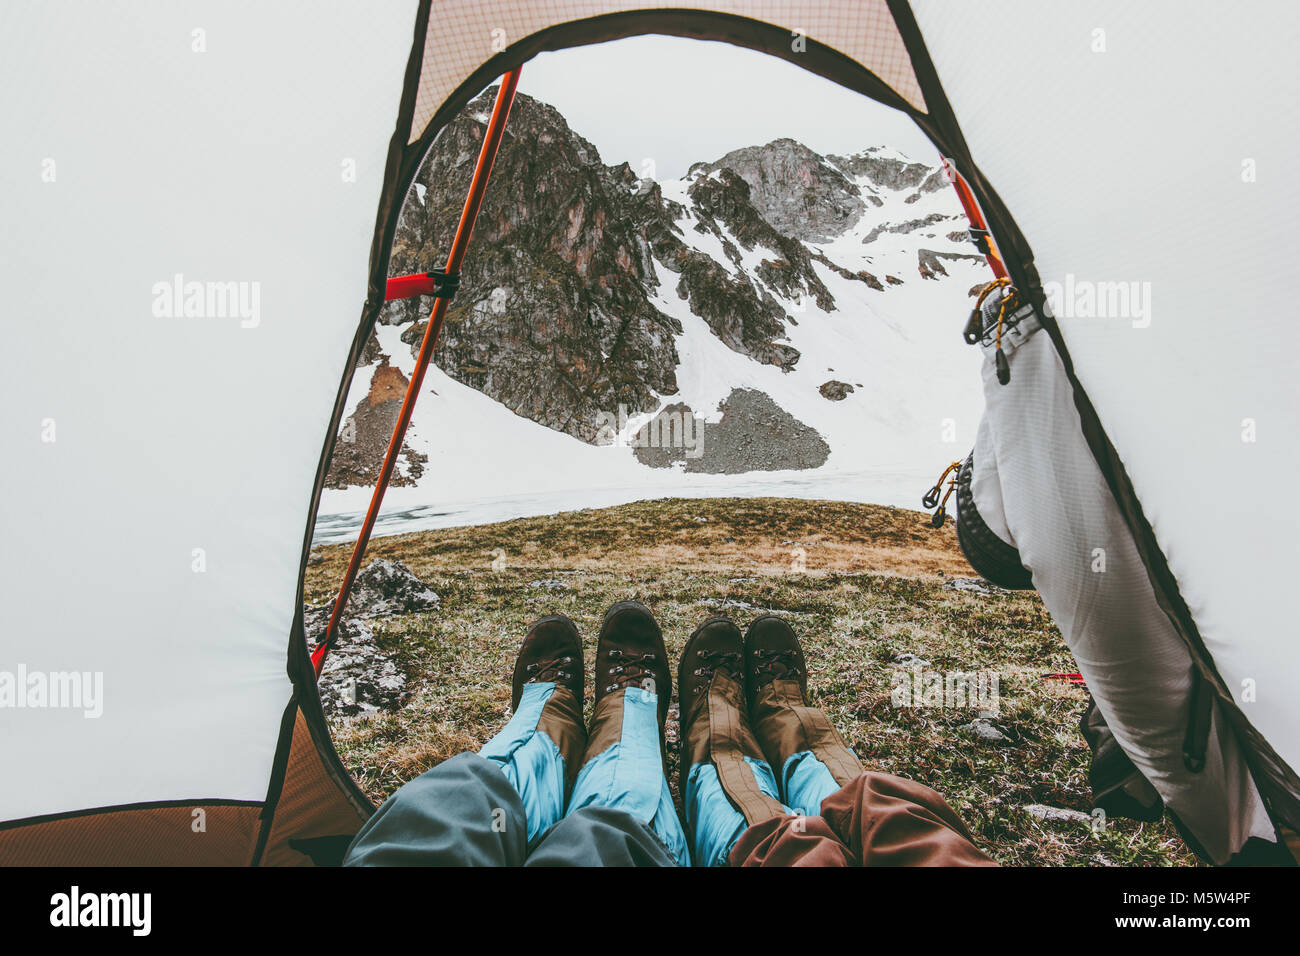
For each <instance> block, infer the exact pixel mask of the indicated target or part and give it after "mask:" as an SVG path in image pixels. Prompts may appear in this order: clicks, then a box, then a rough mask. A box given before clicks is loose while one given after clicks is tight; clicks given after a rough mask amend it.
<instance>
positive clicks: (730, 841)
mask: <svg viewBox="0 0 1300 956" xmlns="http://www.w3.org/2000/svg"><path fill="white" fill-rule="evenodd" d="M743 649H744V644H743V639H742V637H741V634H740V630H739V628H737V627H736V625H735V624H733V623H732V622H731V621H729V620H728V619H726V618H714V619H712V620H709V621H706V622H705V623H704V624H702V625H701V626H700V627H699V628H698V629H697V630H696V631H695V633H694V634H692V635H691V638H690V640H689V641H688V642H687V644H686V647H685V649H684V650H683V651H682V659H681V663H680V664H679V668H678V672H677V695H678V699H679V700H680V708H681V728H682V730H681V739H682V749H681V759H680V764H681V774H682V775H681V792H682V804H683V806H684V807H685V810H686V822H687V826H688V829H689V831H690V840H691V853H692V857H693V859H694V861H695V865H696V866H724V865H726V863H727V859H728V856H729V854H730V853H731V849H732V847H733V845H734V844H735V842H736V840H738V839H739V838H740V835H741V834H742V833H744V832H745V830H746V829H748V828H749V827H750V826H752V825H754V824H756V823H759V822H760V821H763V820H767V819H770V818H772V817H773V816H776V817H784V816H785V815H786V813H787V811H786V808H785V807H783V806H782V805H781V803H780V802H779V801H778V799H777V792H778V791H777V782H776V778H775V777H774V776H773V774H772V769H771V767H770V766H769V765H768V763H767V761H766V760H765V759H764V758H763V752H762V750H761V749H760V747H759V745H758V741H757V740H756V739H755V737H754V735H753V733H752V732H751V730H750V728H749V720H748V716H747V712H748V709H749V708H748V705H747V703H746V700H745V691H744V678H743V673H742V658H743Z"/></svg>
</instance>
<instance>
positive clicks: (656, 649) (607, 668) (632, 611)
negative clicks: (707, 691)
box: [595, 601, 673, 736]
mask: <svg viewBox="0 0 1300 956" xmlns="http://www.w3.org/2000/svg"><path fill="white" fill-rule="evenodd" d="M595 678H596V703H597V704H599V703H600V702H601V700H602V699H603V698H604V697H605V696H606V695H607V694H612V693H614V692H615V691H619V690H622V689H623V688H625V687H640V688H642V689H643V690H648V691H650V692H651V693H653V694H655V695H656V696H657V697H658V698H659V700H658V703H659V733H660V735H661V736H662V735H663V728H664V721H665V720H666V719H667V718H668V704H669V702H670V701H671V700H672V696H673V678H672V671H671V670H670V669H669V667H668V649H667V648H666V647H664V636H663V632H662V631H660V630H659V624H658V622H656V621H655V619H654V615H653V614H651V613H650V609H649V608H648V607H646V606H645V605H644V604H641V603H639V602H637V601H620V602H619V603H618V604H615V605H614V606H613V607H611V608H610V609H609V610H608V611H606V612H605V623H604V626H602V627H601V629H600V640H599V641H597V643H596V665H595Z"/></svg>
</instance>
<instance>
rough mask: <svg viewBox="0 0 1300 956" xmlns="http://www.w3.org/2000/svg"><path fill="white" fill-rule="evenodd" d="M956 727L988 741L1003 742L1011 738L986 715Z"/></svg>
mask: <svg viewBox="0 0 1300 956" xmlns="http://www.w3.org/2000/svg"><path fill="white" fill-rule="evenodd" d="M957 729H958V730H962V731H964V732H966V733H968V734H970V735H971V736H972V737H978V738H979V739H980V740H987V741H989V742H990V743H1005V742H1007V741H1010V740H1011V738H1010V737H1008V736H1007V735H1006V734H1004V733H1003V732H1002V731H1001V730H1000V729H998V727H997V725H996V724H994V723H993V721H992V720H991V719H990V718H988V717H977V718H975V719H974V720H972V721H971V722H970V723H969V724H962V725H961V726H960V727H959V728H957Z"/></svg>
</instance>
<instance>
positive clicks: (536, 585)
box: [528, 578, 572, 591]
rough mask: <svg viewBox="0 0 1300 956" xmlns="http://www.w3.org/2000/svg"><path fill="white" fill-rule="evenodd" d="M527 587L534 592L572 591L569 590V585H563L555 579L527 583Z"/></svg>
mask: <svg viewBox="0 0 1300 956" xmlns="http://www.w3.org/2000/svg"><path fill="white" fill-rule="evenodd" d="M528 587H530V588H533V589H535V590H542V591H571V590H572V588H570V587H569V585H567V584H565V583H564V582H563V581H559V580H556V579H555V578H542V579H541V580H538V581H529V582H528Z"/></svg>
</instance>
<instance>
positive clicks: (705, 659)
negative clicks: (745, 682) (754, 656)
mask: <svg viewBox="0 0 1300 956" xmlns="http://www.w3.org/2000/svg"><path fill="white" fill-rule="evenodd" d="M740 656H741V655H740V652H739V651H700V653H699V657H700V666H699V667H697V668H695V670H694V671H692V673H693V674H694V675H695V676H696V677H704V678H707V680H702V681H700V682H699V683H698V684H696V685H695V696H697V697H698V696H699V695H700V694H702V693H704V688H706V687H708V686H709V682H710V681H711V680H712V679H713V675H714V674H715V673H716V672H717V671H722V672H723V673H724V674H726V675H728V676H729V677H733V678H734V677H736V675H737V674H738V673H739V671H740Z"/></svg>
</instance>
